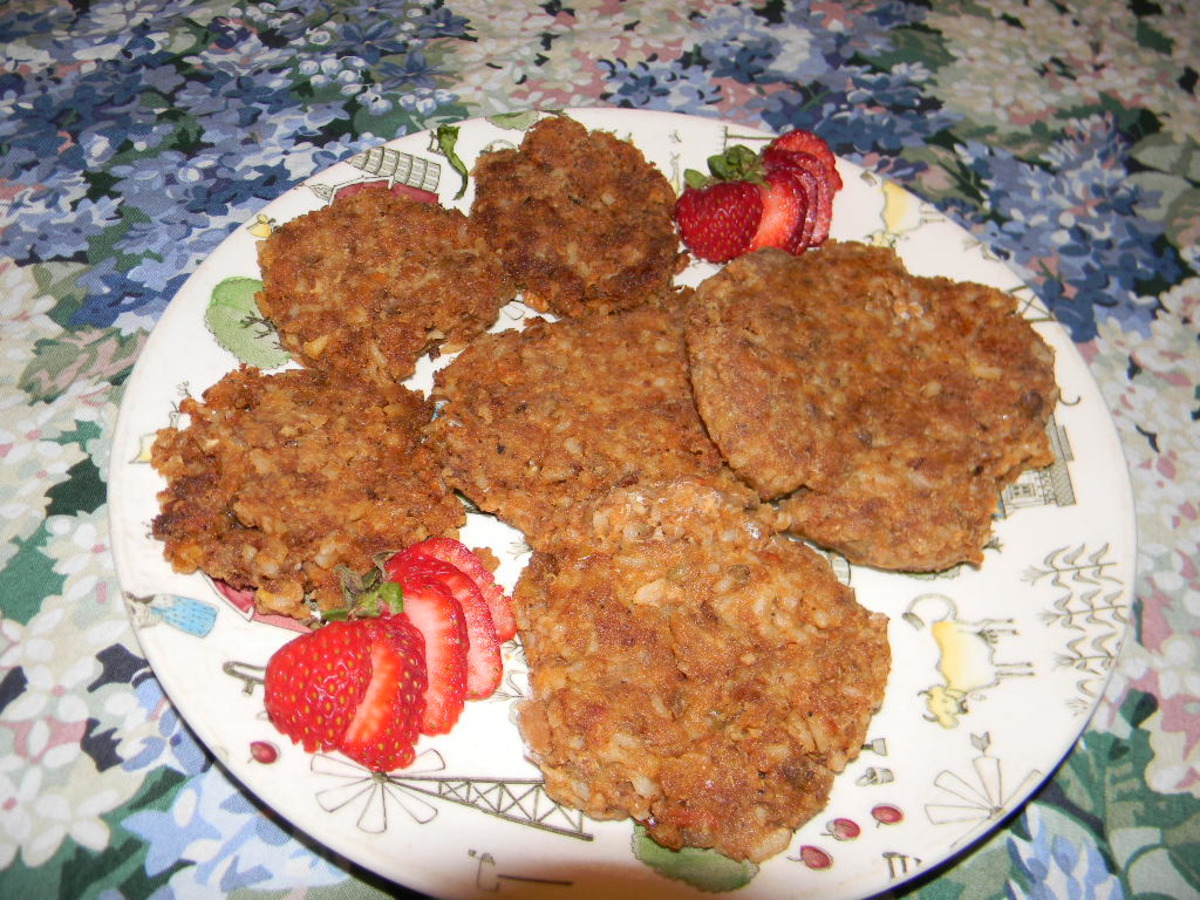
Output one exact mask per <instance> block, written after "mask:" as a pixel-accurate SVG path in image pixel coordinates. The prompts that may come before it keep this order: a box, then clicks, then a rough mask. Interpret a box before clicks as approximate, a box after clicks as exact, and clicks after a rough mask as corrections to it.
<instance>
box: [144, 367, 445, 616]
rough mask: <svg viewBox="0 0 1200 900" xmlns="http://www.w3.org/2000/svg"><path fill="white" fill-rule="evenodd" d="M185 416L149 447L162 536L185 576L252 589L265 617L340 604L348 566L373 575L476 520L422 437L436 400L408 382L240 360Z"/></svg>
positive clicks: (187, 405) (184, 409)
mask: <svg viewBox="0 0 1200 900" xmlns="http://www.w3.org/2000/svg"><path fill="white" fill-rule="evenodd" d="M180 412H181V413H183V414H184V415H185V416H187V417H188V419H189V422H188V424H187V425H185V426H179V427H170V428H164V429H161V430H160V431H159V432H158V434H157V436H156V438H155V442H154V446H153V450H152V456H151V462H152V463H153V465H154V468H155V469H157V470H158V471H159V472H160V473H161V474H162V475H163V476H164V477H165V478H166V480H167V486H166V488H165V489H164V490H162V491H161V492H160V493H159V495H158V499H159V504H160V507H161V512H160V513H159V515H158V516H156V517H155V519H154V522H153V525H152V530H153V534H154V536H155V537H156V538H158V539H159V540H161V541H162V542H163V545H164V546H163V552H164V554H165V555H166V558H167V560H168V561H169V562H170V563H171V564H172V566H173V567H174V568H175V569H176V570H177V571H180V572H185V573H191V572H195V571H197V570H201V571H203V572H204V573H205V574H207V575H209V576H210V577H212V578H215V579H219V580H221V581H225V582H227V583H229V584H230V585H232V586H233V587H235V588H238V589H255V600H256V603H257V605H258V608H259V610H260V611H262V612H271V613H281V614H284V615H288V616H292V617H294V618H298V619H307V618H309V617H310V616H311V614H312V611H311V610H310V609H309V607H308V605H307V603H306V599H312V600H315V602H316V603H317V605H318V606H319V607H320V608H321V609H331V608H334V607H337V606H341V605H342V603H343V597H342V590H341V582H340V580H339V578H338V575H337V572H336V571H335V570H336V569H337V567H338V566H346V567H348V568H350V569H351V570H352V571H354V572H356V573H359V574H363V573H366V572H368V571H370V570H371V569H372V568H374V565H375V562H374V556H375V555H376V554H378V553H383V552H387V551H396V550H400V549H403V548H404V547H406V546H408V545H409V544H411V543H415V542H417V541H420V540H423V539H424V538H426V537H430V536H431V535H441V534H453V533H454V532H455V531H456V529H457V528H458V527H459V526H460V525H462V524H463V522H464V521H465V518H466V517H465V513H464V510H463V505H462V503H461V501H459V500H458V498H457V497H455V496H454V494H453V493H452V492H451V491H450V490H449V489H448V488H446V487H445V486H444V485H443V484H442V482H441V479H440V478H439V477H438V466H437V462H436V460H435V459H434V457H433V455H432V453H431V452H430V451H429V450H428V448H426V447H425V446H424V445H423V444H422V443H421V430H422V428H423V427H424V426H425V425H426V423H428V421H429V419H430V418H431V417H432V414H433V406H432V404H430V403H429V402H428V401H427V400H426V399H425V398H424V397H422V396H421V395H420V394H417V393H414V392H412V391H409V390H406V389H405V388H402V387H399V386H396V387H393V388H392V389H391V390H390V391H387V392H384V391H382V390H380V389H379V388H377V387H376V386H374V385H373V384H370V383H366V382H360V381H357V380H354V379H349V378H345V377H342V376H336V375H329V374H327V373H323V372H319V371H316V370H313V369H289V370H286V371H283V372H279V373H277V374H265V373H262V372H260V371H259V370H257V369H253V368H248V367H244V366H243V367H242V368H239V369H235V370H234V371H232V372H230V373H228V374H227V375H225V376H224V377H223V378H222V379H221V380H220V381H219V382H217V383H216V384H215V385H213V386H212V387H211V388H209V389H208V390H207V391H205V392H204V395H203V398H202V400H196V399H194V398H190V397H189V398H187V399H185V400H184V401H183V403H182V404H181V405H180Z"/></svg>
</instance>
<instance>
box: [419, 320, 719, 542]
mask: <svg viewBox="0 0 1200 900" xmlns="http://www.w3.org/2000/svg"><path fill="white" fill-rule="evenodd" d="M433 399H434V400H435V401H438V402H439V403H442V404H443V405H441V406H440V409H439V413H438V416H437V418H436V419H435V420H434V422H433V424H432V425H431V426H430V438H431V443H432V445H433V446H434V447H435V449H436V450H437V452H438V455H439V456H440V458H441V459H442V462H443V465H444V469H443V475H444V477H445V479H446V481H447V483H449V484H450V485H451V486H453V487H454V488H456V489H457V490H459V491H461V492H462V493H463V494H464V495H466V497H467V498H469V499H470V500H471V501H472V502H474V503H475V504H476V505H477V506H479V507H480V508H481V509H483V510H484V511H486V512H491V513H495V514H496V515H498V516H499V517H500V518H501V519H502V520H504V521H505V522H507V523H508V524H510V525H512V526H513V527H515V528H518V529H520V530H521V531H523V532H524V533H525V537H526V540H527V541H528V542H529V543H530V545H531V546H534V547H537V546H541V545H543V544H545V543H546V542H548V541H555V540H565V539H570V538H571V537H572V536H573V535H574V534H575V531H574V529H573V523H574V515H575V512H576V509H577V507H578V506H579V504H580V503H582V502H585V501H587V500H589V499H591V498H594V497H596V496H598V495H599V494H601V493H603V492H605V491H607V490H608V489H609V488H611V487H612V486H614V485H629V484H635V483H638V482H641V481H646V480H662V479H666V478H672V477H675V476H676V475H684V474H686V475H692V474H694V475H710V476H713V477H725V478H728V480H729V481H730V482H734V481H736V479H733V477H732V475H731V474H729V473H728V469H726V468H725V467H724V464H723V462H722V461H721V456H720V454H719V453H718V452H717V448H716V447H715V446H714V445H713V443H712V441H710V440H709V439H708V437H707V435H706V434H705V433H704V429H703V427H702V425H701V424H700V417H699V415H698V414H697V412H696V407H695V403H694V401H693V399H692V394H691V388H690V386H689V384H688V377H687V355H686V352H685V350H684V344H683V329H682V326H681V325H680V323H679V322H678V321H677V320H676V319H675V318H674V317H673V316H672V314H670V313H668V312H666V311H664V310H661V309H651V308H645V309H639V310H633V311H631V312H625V313H618V314H615V315H611V316H590V317H587V318H583V319H560V320H558V321H554V322H551V321H547V320H544V319H533V320H531V321H530V322H529V323H528V324H527V325H526V327H525V328H524V330H522V331H503V332H499V333H490V334H485V335H482V336H481V337H479V338H477V339H476V340H475V341H474V342H473V343H472V344H471V345H470V346H469V347H468V348H467V349H466V350H464V351H463V352H462V353H461V354H459V356H457V357H456V358H455V359H454V360H453V361H452V362H451V363H450V364H449V365H448V366H446V367H445V368H444V369H442V370H441V371H439V372H438V373H437V374H436V376H435V381H434V389H433Z"/></svg>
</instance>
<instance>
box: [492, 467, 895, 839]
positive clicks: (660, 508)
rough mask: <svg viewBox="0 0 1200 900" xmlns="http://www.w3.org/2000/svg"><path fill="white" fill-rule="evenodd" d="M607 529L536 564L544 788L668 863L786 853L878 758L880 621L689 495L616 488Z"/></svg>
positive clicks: (533, 714)
mask: <svg viewBox="0 0 1200 900" xmlns="http://www.w3.org/2000/svg"><path fill="white" fill-rule="evenodd" d="M593 528H594V539H593V541H592V542H591V543H592V547H591V552H588V553H586V554H583V553H571V552H568V551H564V552H562V553H559V554H548V553H541V552H535V553H534V555H533V558H532V560H531V561H530V563H529V566H528V567H527V568H526V569H525V571H524V573H523V574H522V576H521V578H520V580H519V582H518V584H517V586H516V589H515V592H514V595H513V600H514V609H515V613H516V616H517V622H518V626H519V628H520V634H521V640H522V643H523V645H524V648H525V655H526V658H527V659H528V661H529V664H530V669H531V676H530V683H531V697H530V698H529V699H528V700H525V701H523V702H522V703H520V704H519V706H518V724H519V726H520V729H521V733H522V735H523V737H524V739H525V741H526V744H527V746H528V750H529V753H530V756H531V759H532V760H533V761H534V762H536V763H537V765H538V766H539V767H540V768H541V770H542V772H543V774H544V776H545V783H546V789H547V791H548V792H549V793H550V795H551V796H552V797H553V798H554V799H555V800H557V801H558V802H560V803H563V804H566V805H568V806H571V807H575V808H578V809H581V810H583V812H584V813H586V814H587V815H589V816H591V817H593V818H598V819H611V818H623V817H625V816H631V817H633V818H634V819H636V820H638V821H639V822H641V823H643V824H644V825H645V827H646V828H647V830H648V831H649V833H650V835H651V836H652V837H653V838H654V839H655V840H656V841H658V842H659V843H660V844H663V845H664V846H666V847H669V848H673V849H678V848H680V847H683V846H691V847H712V848H714V849H716V850H717V851H719V852H720V853H722V854H724V855H726V856H729V857H732V858H734V859H749V860H752V861H756V862H757V861H761V860H763V859H766V858H767V857H769V856H772V855H774V854H776V853H779V852H781V851H782V850H784V849H785V848H786V847H787V845H788V843H789V842H790V840H791V836H792V832H793V831H794V830H795V829H796V828H798V827H799V826H800V825H802V824H803V823H804V822H805V821H807V820H808V819H809V818H811V817H812V816H813V815H814V814H816V813H817V812H818V811H819V810H820V809H821V808H822V807H824V806H825V804H826V801H827V800H828V795H829V791H830V787H831V784H832V781H833V777H834V774H835V773H837V772H840V771H841V770H842V769H843V768H844V767H845V765H846V763H847V762H848V761H849V760H851V759H853V758H854V757H855V756H856V755H857V754H858V752H859V749H860V748H861V747H862V745H863V744H864V743H865V738H866V729H867V725H868V722H869V719H870V716H871V715H872V713H873V712H874V711H875V710H876V709H877V708H878V707H879V705H880V703H881V702H882V697H883V693H884V688H885V684H886V680H887V674H888V669H889V666H890V650H889V647H888V642H887V635H886V627H887V621H886V618H885V617H884V616H882V615H879V614H874V613H870V612H868V611H867V610H865V609H864V608H863V607H862V606H860V605H859V604H858V602H857V601H856V600H855V599H854V596H853V593H852V591H851V590H850V589H849V588H848V587H845V586H844V585H842V584H840V583H839V582H838V581H837V579H836V578H835V576H834V574H833V570H832V568H831V567H830V565H829V563H828V562H827V561H826V560H825V559H824V558H823V557H821V556H819V555H818V554H817V553H816V552H814V551H813V550H811V549H810V548H808V547H807V546H805V545H803V544H800V543H797V542H795V541H791V540H787V539H785V538H783V537H780V536H770V535H768V534H767V533H766V532H764V531H763V530H762V529H761V528H760V527H759V526H758V525H757V523H756V521H755V520H754V519H753V518H751V517H750V516H748V515H747V513H746V510H745V509H744V507H743V503H742V502H741V501H736V502H735V501H732V500H731V499H730V498H728V497H727V496H725V495H724V494H722V493H721V492H720V491H717V490H714V489H712V488H711V487H707V486H704V485H701V484H698V483H696V482H693V481H689V480H680V481H677V482H674V483H671V484H665V485H655V486H650V487H642V486H638V487H633V488H628V489H618V490H615V491H614V492H613V493H612V494H611V495H610V496H609V497H607V498H606V499H605V500H604V501H603V502H601V503H599V504H598V505H597V507H596V511H595V515H594V517H593Z"/></svg>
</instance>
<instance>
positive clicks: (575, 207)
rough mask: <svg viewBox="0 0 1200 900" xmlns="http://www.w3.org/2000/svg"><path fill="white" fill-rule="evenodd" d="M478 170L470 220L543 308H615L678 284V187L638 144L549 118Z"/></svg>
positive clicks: (569, 312) (576, 311)
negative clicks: (516, 146) (675, 212)
mask: <svg viewBox="0 0 1200 900" xmlns="http://www.w3.org/2000/svg"><path fill="white" fill-rule="evenodd" d="M472 174H473V176H474V181H475V198H474V200H473V202H472V205H471V220H472V221H473V222H476V223H478V224H479V226H480V227H481V228H482V229H483V232H484V234H486V235H487V239H488V241H489V243H490V244H491V245H492V246H493V247H494V248H495V249H496V250H497V252H499V254H500V256H501V258H502V259H503V260H504V265H505V267H506V268H507V269H508V271H509V273H510V274H511V276H512V277H513V278H514V279H515V281H516V282H517V284H518V285H519V287H520V288H521V290H523V291H524V298H525V302H526V303H528V304H529V305H530V306H531V307H533V308H534V309H537V310H539V311H542V312H546V311H549V312H552V313H555V314H556V315H560V316H581V315H585V314H588V313H610V312H614V311H617V310H623V309H632V308H634V307H636V306H640V305H641V304H643V303H645V302H646V300H647V299H648V298H651V297H655V296H664V295H666V294H667V293H669V291H670V290H671V282H672V279H673V277H674V274H675V273H676V272H677V271H678V270H679V268H680V267H681V265H682V263H683V259H682V257H681V256H680V254H679V239H678V237H677V236H676V234H675V228H674V223H673V219H672V213H673V210H674V205H675V191H674V190H673V189H672V188H671V185H670V182H668V181H667V179H666V178H665V177H664V176H663V174H662V173H661V172H659V171H658V169H656V168H655V167H654V166H653V165H652V164H650V163H649V162H647V161H646V158H645V157H644V156H643V155H642V152H641V151H640V150H639V149H638V148H637V147H635V146H634V145H633V144H631V143H630V142H628V141H623V140H620V139H618V138H616V137H614V136H613V135H611V134H608V133H606V132H603V131H588V130H587V129H586V128H585V127H584V126H583V125H581V124H579V123H578V122H576V121H575V120H573V119H569V118H567V117H566V116H550V117H548V118H545V119H542V120H540V121H539V122H537V123H536V124H535V125H534V126H533V127H532V128H531V129H530V130H529V131H528V132H527V133H526V135H525V138H524V139H523V140H522V142H521V146H520V149H516V150H514V149H505V150H497V151H493V152H490V153H484V154H482V155H481V156H480V157H479V159H478V161H477V162H476V164H475V169H474V172H473V173H472Z"/></svg>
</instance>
